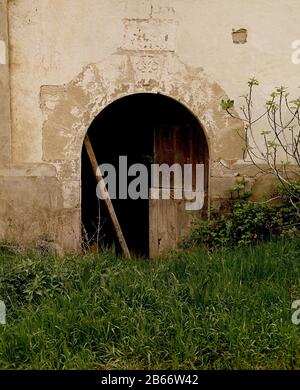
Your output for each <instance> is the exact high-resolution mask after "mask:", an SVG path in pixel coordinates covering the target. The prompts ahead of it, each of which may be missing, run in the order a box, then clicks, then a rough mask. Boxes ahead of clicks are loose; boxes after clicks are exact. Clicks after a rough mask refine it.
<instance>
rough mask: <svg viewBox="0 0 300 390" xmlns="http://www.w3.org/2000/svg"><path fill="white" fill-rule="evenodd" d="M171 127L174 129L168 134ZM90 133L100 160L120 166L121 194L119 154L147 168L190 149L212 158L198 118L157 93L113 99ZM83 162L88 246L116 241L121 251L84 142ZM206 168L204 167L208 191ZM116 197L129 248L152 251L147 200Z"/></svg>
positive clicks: (188, 155)
mask: <svg viewBox="0 0 300 390" xmlns="http://www.w3.org/2000/svg"><path fill="white" fill-rule="evenodd" d="M187 128H188V130H186V129H187ZM178 129H179V130H178ZM180 129H182V131H180ZM171 133H172V134H174V135H173V136H170V134H171ZM87 134H88V136H89V138H90V141H91V144H92V146H93V148H94V152H95V154H96V157H97V161H98V163H99V164H103V163H108V164H112V165H113V166H114V167H115V168H116V170H117V181H116V184H117V187H116V190H117V191H116V193H117V194H118V193H119V188H118V182H119V180H118V176H119V175H118V167H119V156H127V164H128V167H129V166H131V165H132V164H135V163H142V164H144V165H146V167H147V168H148V172H150V165H151V163H153V162H155V163H163V162H166V163H169V164H170V163H172V162H182V163H184V162H191V159H192V158H193V156H192V155H196V154H197V159H198V160H197V161H200V162H201V161H203V162H206V161H207V160H208V148H207V142H206V138H205V135H204V132H203V130H202V128H201V126H200V124H199V122H198V121H197V119H196V118H195V117H194V116H193V115H192V114H191V113H190V111H189V110H187V109H186V108H185V107H184V106H183V105H181V104H180V103H178V102H176V101H175V100H173V99H171V98H169V97H166V96H163V95H159V94H150V93H140V94H134V95H129V96H126V97H124V98H121V99H119V100H117V101H115V102H113V103H111V104H110V105H109V106H107V107H106V108H105V109H104V110H103V111H102V112H101V113H100V114H99V115H98V116H97V117H96V118H95V120H94V121H93V122H92V124H91V126H90V128H89V130H88V133H87ZM157 134H161V136H160V137H158V136H157ZM176 134H177V135H176ZM194 145H198V147H197V148H195V147H194ZM184 150H185V151H186V152H184ZM174 151H175V152H176V153H175V152H174ZM176 156H177V157H176ZM176 158H177V159H179V160H178V161H176ZM171 160H172V161H171ZM81 162H82V166H81V171H82V229H83V231H82V233H83V241H84V242H85V243H86V244H88V245H89V246H92V245H95V244H97V246H98V245H99V244H100V246H101V247H110V246H115V247H116V249H117V251H119V250H120V248H119V245H118V242H117V240H116V236H115V234H114V231H113V228H112V225H111V222H110V219H109V216H108V213H107V210H106V208H105V206H104V204H103V201H99V199H98V198H97V197H96V181H95V177H94V174H93V171H92V168H91V165H90V162H89V160H88V156H87V153H86V151H85V148H84V147H83V151H82V161H81ZM207 167H208V164H207ZM207 172H208V170H207V169H206V175H205V176H206V178H205V183H206V184H205V186H206V192H207V184H208V174H207ZM148 176H149V183H148V184H149V188H150V174H149V175H148ZM131 180H134V177H132V178H128V185H129V184H130V182H131ZM206 198H207V197H206ZM112 202H113V206H114V208H115V211H116V214H117V217H118V219H119V222H120V225H121V227H122V230H123V233H124V236H125V239H126V241H127V244H128V247H129V250H130V252H131V253H132V254H134V255H137V256H148V255H149V200H148V199H137V200H132V199H129V198H128V199H115V200H112ZM206 206H207V204H205V207H206Z"/></svg>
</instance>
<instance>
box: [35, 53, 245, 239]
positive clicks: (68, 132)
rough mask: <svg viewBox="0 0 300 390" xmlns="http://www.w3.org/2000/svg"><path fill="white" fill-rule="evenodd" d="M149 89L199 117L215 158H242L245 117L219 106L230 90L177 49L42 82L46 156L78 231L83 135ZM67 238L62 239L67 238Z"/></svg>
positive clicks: (122, 57)
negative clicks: (113, 108) (104, 114)
mask: <svg viewBox="0 0 300 390" xmlns="http://www.w3.org/2000/svg"><path fill="white" fill-rule="evenodd" d="M145 92H150V93H159V94H163V95H165V96H167V97H170V98H172V99H174V100H175V101H177V102H179V103H181V104H182V105H184V106H185V107H186V108H187V109H188V110H189V111H190V112H191V113H192V114H193V115H194V116H195V117H196V118H197V119H198V121H199V122H200V124H201V126H202V128H203V130H204V132H205V134H206V138H207V143H208V145H209V153H210V159H211V162H213V161H215V160H218V159H220V158H222V159H223V160H231V161H232V160H239V159H240V158H241V155H242V147H241V142H242V141H241V140H240V138H239V137H238V135H237V134H236V131H235V129H236V128H237V127H239V126H240V123H239V121H234V120H230V121H229V120H228V117H227V116H226V115H225V114H224V112H223V111H222V110H221V108H220V100H221V98H223V97H224V96H226V93H225V92H224V90H223V89H222V88H221V87H220V86H219V85H218V84H217V83H216V82H215V81H213V80H211V79H210V78H209V77H208V76H207V75H206V74H205V72H204V71H203V69H202V68H194V67H190V66H187V65H186V64H184V63H183V62H182V61H180V60H179V58H178V57H177V56H176V55H175V54H174V53H163V54H161V52H160V53H157V54H155V53H151V54H147V53H146V54H145V53H142V54H141V53H135V52H133V53H132V52H130V53H129V52H126V51H125V52H120V53H117V54H114V55H112V56H110V57H109V58H108V59H106V60H105V61H102V62H100V63H94V64H89V65H87V66H85V67H84V68H83V69H82V71H81V72H80V74H78V75H77V76H76V77H75V78H74V79H73V80H71V81H70V82H69V83H67V84H64V85H61V86H43V87H41V96H40V101H41V109H42V111H43V114H44V118H45V120H44V124H43V137H42V138H43V160H44V161H45V162H47V163H49V164H53V165H55V166H56V169H57V178H58V180H59V181H60V182H61V185H62V194H63V199H64V209H65V211H67V212H68V213H69V214H70V213H71V214H72V213H73V214H74V219H73V225H74V226H73V230H74V229H75V230H76V237H80V220H81V218H80V157H81V150H82V145H83V140H84V136H85V134H86V132H87V130H88V128H89V126H90V124H91V123H92V122H93V120H94V119H95V118H96V116H97V115H98V114H99V113H100V112H101V111H102V110H103V109H104V108H105V107H107V106H108V105H109V104H110V103H112V102H114V101H115V100H117V99H120V98H122V97H124V96H127V95H130V94H135V93H145ZM76 221H77V222H76ZM64 234H65V233H62V235H64ZM64 240H65V238H64V237H61V238H60V239H59V241H60V242H62V243H63V242H64ZM63 246H64V244H63Z"/></svg>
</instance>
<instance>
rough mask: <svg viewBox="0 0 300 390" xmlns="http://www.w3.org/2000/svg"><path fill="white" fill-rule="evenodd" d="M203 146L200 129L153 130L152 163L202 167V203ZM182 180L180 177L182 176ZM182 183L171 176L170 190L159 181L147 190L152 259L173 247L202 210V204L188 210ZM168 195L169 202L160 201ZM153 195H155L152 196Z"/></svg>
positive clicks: (164, 126) (162, 127) (168, 127)
mask: <svg viewBox="0 0 300 390" xmlns="http://www.w3.org/2000/svg"><path fill="white" fill-rule="evenodd" d="M207 156H208V151H207V144H206V140H205V136H204V133H203V131H202V129H201V128H200V126H196V125H195V124H194V125H191V124H180V125H178V124H177V125H171V124H161V125H160V126H157V127H156V128H155V130H154V163H156V164H163V163H165V164H168V165H169V166H172V165H173V164H174V163H177V164H180V165H181V167H182V172H183V166H184V164H192V165H193V167H194V166H195V165H196V164H204V167H205V170H204V172H205V173H204V176H205V195H204V196H205V200H206V198H207V177H208V164H207V160H208V159H207ZM195 174H196V170H195V169H193V189H195V186H194V184H195V180H194V179H195ZM182 179H183V177H182ZM182 184H183V180H182V181H181V183H180V182H178V180H174V177H173V176H171V180H170V188H165V187H164V182H163V180H160V181H159V182H158V183H157V184H156V186H153V187H152V188H150V196H149V255H150V257H155V256H157V255H159V254H161V253H163V252H164V251H166V250H169V249H172V248H175V246H176V244H177V243H178V240H179V239H180V237H182V236H183V235H184V234H186V233H187V232H188V231H189V229H190V227H191V224H192V222H193V220H194V219H195V218H201V216H203V214H204V210H205V209H206V206H207V202H206V201H205V203H204V207H203V208H202V210H198V211H188V210H187V209H186V199H184V197H183V196H182V197H181V199H178V198H180V195H179V196H178V194H180V193H181V195H183V187H182ZM166 193H167V194H168V193H170V197H169V199H163V194H166ZM154 194H155V196H153V195H154ZM176 194H177V196H176Z"/></svg>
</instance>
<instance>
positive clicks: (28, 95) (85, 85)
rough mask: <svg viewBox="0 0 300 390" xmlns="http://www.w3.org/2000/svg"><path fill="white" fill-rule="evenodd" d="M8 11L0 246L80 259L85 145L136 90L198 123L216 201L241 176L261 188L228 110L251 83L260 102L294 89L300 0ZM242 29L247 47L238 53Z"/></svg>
mask: <svg viewBox="0 0 300 390" xmlns="http://www.w3.org/2000/svg"><path fill="white" fill-rule="evenodd" d="M6 3H7V1H6V0H0V10H1V16H0V40H3V41H4V42H5V43H6V44H7V42H8V32H9V53H8V54H9V55H8V56H7V62H6V64H2V65H1V64H0V85H1V89H0V141H1V144H0V145H1V158H0V165H1V166H2V169H1V170H0V175H1V191H0V198H1V200H0V215H1V218H0V220H1V223H0V239H20V240H21V241H23V242H30V241H34V240H36V239H38V238H39V237H40V238H41V237H44V238H47V239H48V240H53V241H56V242H59V243H60V245H61V246H62V247H63V248H64V249H66V250H68V251H69V250H70V251H71V250H76V249H78V247H79V241H80V154H81V147H82V141H83V138H84V135H85V133H86V131H87V129H88V127H89V125H90V124H91V122H92V120H93V119H94V117H95V116H96V115H97V114H98V113H99V112H100V111H101V110H102V109H103V108H105V107H106V106H107V105H108V104H109V103H110V102H112V101H114V100H116V99H118V98H120V97H122V96H126V95H128V94H132V93H136V92H152V93H162V94H165V95H167V96H170V97H172V98H174V99H176V100H177V101H179V102H181V103H182V104H184V105H185V106H186V107H188V108H189V109H190V110H191V111H192V112H193V113H194V115H196V116H197V117H198V119H199V121H200V122H201V124H202V126H203V127H204V130H205V132H206V135H207V138H208V142H209V147H210V158H211V180H210V193H211V198H212V199H213V200H215V201H216V200H218V199H222V198H224V196H225V193H226V190H227V189H228V187H230V186H232V184H233V183H234V181H235V180H236V178H237V176H238V175H243V174H245V175H247V176H248V177H249V178H250V184H252V183H253V182H254V179H252V178H251V177H253V175H254V173H253V172H251V171H250V170H249V169H248V168H244V167H243V163H242V160H241V158H242V150H241V147H242V144H241V140H240V139H239V137H238V136H237V134H236V132H235V130H234V129H235V128H237V127H238V126H239V123H237V122H236V121H232V120H228V118H227V117H226V116H225V115H224V113H223V112H222V111H221V110H220V100H221V98H223V97H226V96H230V97H236V96H240V95H241V94H242V93H243V92H244V91H246V81H247V80H248V78H249V77H251V76H253V75H255V76H256V77H257V78H258V79H259V80H260V81H261V88H260V90H259V93H258V102H262V101H263V100H264V99H265V98H266V96H267V95H268V94H269V92H270V91H271V89H272V88H273V87H274V86H275V85H279V84H284V85H287V86H288V87H290V88H291V89H292V92H293V91H296V86H298V84H299V83H298V80H299V68H298V67H297V65H294V64H293V63H292V61H291V54H292V49H291V43H292V42H293V41H294V40H296V39H299V23H298V17H297V15H299V12H300V3H299V1H298V0H277V1H272V0H254V1H251V2H250V1H248V0H228V1H226V2H223V1H220V0H201V1H200V0H85V1H81V0H31V1H28V0H10V1H8V17H7V14H6ZM7 20H8V21H9V23H8V28H7V24H6V21H7ZM240 28H245V29H246V30H247V39H246V42H245V43H241V44H236V43H233V38H232V31H233V29H234V30H238V29H240ZM236 39H239V36H236ZM8 64H9V65H10V66H9V67H8ZM299 66H300V65H299ZM9 72H10V77H9ZM10 97H11V103H10V100H9V98H10ZM10 115H11V121H10ZM10 126H11V129H10ZM219 158H221V159H222V160H223V162H224V165H226V166H228V168H224V166H223V165H221V164H219V163H218V160H219ZM13 225H15V227H14V226H13ZM20 227H22V228H20ZM20 229H21V230H20Z"/></svg>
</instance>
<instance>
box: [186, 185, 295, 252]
mask: <svg viewBox="0 0 300 390" xmlns="http://www.w3.org/2000/svg"><path fill="white" fill-rule="evenodd" d="M295 189H298V191H299V195H300V184H299V183H297V182H295V183H294V189H293V194H295ZM280 195H281V199H282V202H281V204H276V205H274V204H271V203H253V202H251V201H247V200H243V199H238V200H237V201H236V202H235V203H234V204H233V206H232V209H231V211H230V212H229V213H228V214H227V215H226V216H225V215H215V216H214V217H213V218H212V219H211V220H208V221H198V222H196V223H195V225H194V227H193V229H192V232H191V235H190V237H189V238H188V239H187V240H186V241H185V242H184V244H183V245H184V246H195V245H196V246H197V245H202V246H205V247H207V248H212V247H220V246H239V245H251V244H256V243H258V242H262V241H268V240H270V239H271V238H272V237H279V236H288V237H291V236H292V237H294V236H298V235H299V205H300V202H299V199H300V197H299V199H298V198H297V197H296V196H295V195H294V196H293V197H291V196H290V195H289V193H288V192H287V191H286V190H285V189H281V192H280Z"/></svg>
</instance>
